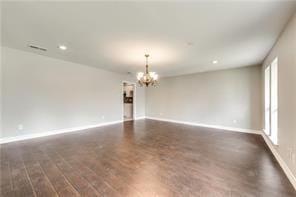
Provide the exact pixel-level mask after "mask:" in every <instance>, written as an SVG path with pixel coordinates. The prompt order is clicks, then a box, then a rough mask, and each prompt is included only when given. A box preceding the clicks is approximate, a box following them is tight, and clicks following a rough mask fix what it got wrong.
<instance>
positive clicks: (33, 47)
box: [29, 45, 47, 51]
mask: <svg viewBox="0 0 296 197" xmlns="http://www.w3.org/2000/svg"><path fill="white" fill-rule="evenodd" d="M29 47H30V48H32V49H35V50H40V51H47V49H45V48H42V47H37V46H34V45H29Z"/></svg>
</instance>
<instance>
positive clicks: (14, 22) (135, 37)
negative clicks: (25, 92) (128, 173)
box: [1, 1, 296, 76]
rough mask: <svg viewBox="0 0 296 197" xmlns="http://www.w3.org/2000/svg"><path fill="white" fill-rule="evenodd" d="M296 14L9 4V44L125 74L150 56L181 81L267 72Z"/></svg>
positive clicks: (212, 6) (178, 5)
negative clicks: (248, 69) (208, 74)
mask: <svg viewBox="0 0 296 197" xmlns="http://www.w3.org/2000/svg"><path fill="white" fill-rule="evenodd" d="M295 10H296V2H295V1H290V2H289V1H257V2H256V1H249V2H247V1H228V2H222V1H216V2H215V1H199V2H65V1H64V2H5V3H3V5H2V32H1V33H2V42H3V43H2V44H3V45H4V46H8V47H13V48H18V49H21V50H25V51H31V52H35V53H39V54H44V55H46V56H50V57H54V58H59V59H63V60H67V61H72V62H77V63H82V64H86V65H90V66H94V67H99V68H103V69H107V70H111V71H115V72H123V73H126V72H132V73H135V72H138V71H142V70H143V69H144V64H145V59H144V54H145V53H149V54H150V55H151V58H150V65H151V70H153V71H157V72H158V73H159V74H160V75H161V76H171V75H181V74H188V73H195V72H203V71H208V70H218V69H225V68H233V67H242V66H250V65H256V64H260V63H261V62H262V61H263V59H264V58H265V56H266V55H267V53H268V52H269V50H270V49H271V47H272V45H273V44H274V43H275V41H276V39H277V38H278V36H279V34H280V32H281V31H282V30H283V28H284V26H285V24H286V23H287V21H288V20H289V18H290V17H291V16H292V14H293V13H295ZM30 44H32V45H37V46H41V47H44V48H46V49H47V50H48V51H47V52H38V51H35V50H33V49H30V48H29V47H28V45H30ZM58 44H65V45H66V46H67V47H68V50H66V51H60V50H59V49H58V48H57V45H58ZM213 60H218V61H219V63H218V64H215V65H214V64H212V61H213Z"/></svg>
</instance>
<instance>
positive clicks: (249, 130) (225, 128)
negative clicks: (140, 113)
mask: <svg viewBox="0 0 296 197" xmlns="http://www.w3.org/2000/svg"><path fill="white" fill-rule="evenodd" d="M146 118H147V119H151V120H159V121H165V122H173V123H178V124H186V125H191V126H198V127H207V128H213V129H222V130H227V131H237V132H243V133H252V134H257V135H260V134H261V131H258V130H251V129H242V128H236V127H225V126H220V125H208V124H202V123H195V122H186V121H179V120H172V119H166V118H158V117H150V116H148V117H146Z"/></svg>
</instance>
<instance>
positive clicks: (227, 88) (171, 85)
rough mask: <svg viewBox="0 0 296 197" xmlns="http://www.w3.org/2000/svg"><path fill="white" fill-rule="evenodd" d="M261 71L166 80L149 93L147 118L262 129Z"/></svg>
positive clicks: (188, 76)
mask: <svg viewBox="0 0 296 197" xmlns="http://www.w3.org/2000/svg"><path fill="white" fill-rule="evenodd" d="M261 104H262V103H261V67H260V66H252V67H245V68H238V69H231V70H222V71H215V72H206V73H198V74H193V75H184V76H178V77H168V78H162V79H161V80H160V83H159V86H158V87H155V88H148V89H147V98H146V116H148V117H157V118H164V119H171V120H177V121H186V122H192V123H199V124H207V125H214V126H226V127H236V128H242V129H252V130H260V129H261V117H262V115H261V114H262V113H261Z"/></svg>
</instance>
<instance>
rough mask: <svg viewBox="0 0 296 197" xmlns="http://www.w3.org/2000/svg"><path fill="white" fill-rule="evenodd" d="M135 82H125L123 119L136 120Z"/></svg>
mask: <svg viewBox="0 0 296 197" xmlns="http://www.w3.org/2000/svg"><path fill="white" fill-rule="evenodd" d="M135 87H136V85H135V83H130V82H123V120H124V121H130V120H134V116H135V108H136V107H135V105H134V103H135Z"/></svg>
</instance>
